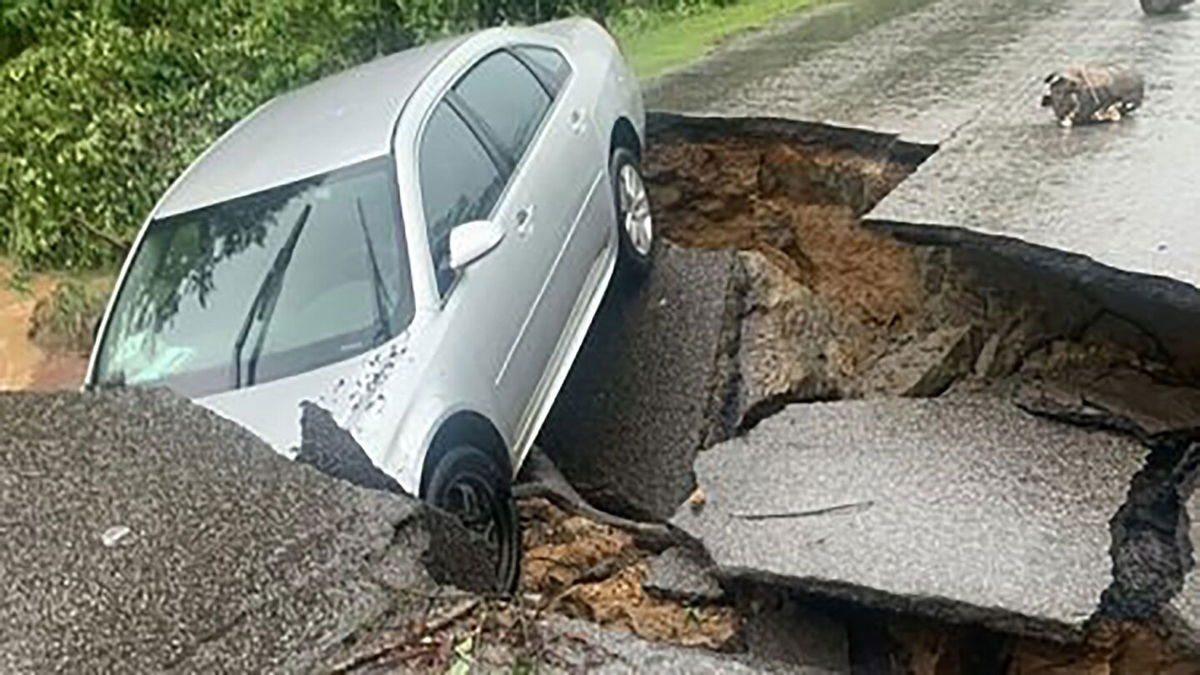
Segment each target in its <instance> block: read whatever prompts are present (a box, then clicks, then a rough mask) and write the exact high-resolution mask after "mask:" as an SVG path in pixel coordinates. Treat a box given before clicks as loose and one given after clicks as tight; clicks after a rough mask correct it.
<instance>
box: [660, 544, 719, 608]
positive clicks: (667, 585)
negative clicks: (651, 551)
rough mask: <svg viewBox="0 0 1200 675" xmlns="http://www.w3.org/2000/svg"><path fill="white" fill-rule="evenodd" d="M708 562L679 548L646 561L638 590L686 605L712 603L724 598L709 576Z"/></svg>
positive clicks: (709, 565) (689, 551)
mask: <svg viewBox="0 0 1200 675" xmlns="http://www.w3.org/2000/svg"><path fill="white" fill-rule="evenodd" d="M711 565H712V563H711V561H706V560H703V559H702V557H701V555H700V554H699V553H697V552H695V551H691V550H689V549H687V548H684V547H682V546H676V547H674V548H669V549H667V550H666V551H663V552H662V553H661V554H660V555H658V556H656V557H655V558H654V559H653V560H651V561H650V566H649V569H648V570H647V572H646V579H645V581H643V582H642V586H643V587H644V588H645V589H646V590H647V591H650V592H651V593H653V594H655V595H659V596H661V597H664V598H671V599H675V600H681V601H683V602H686V603H697V602H716V601H718V600H720V599H721V597H722V595H724V591H723V590H721V585H720V584H719V583H717V580H716V578H715V577H714V576H713V575H712V572H711V569H710V568H711Z"/></svg>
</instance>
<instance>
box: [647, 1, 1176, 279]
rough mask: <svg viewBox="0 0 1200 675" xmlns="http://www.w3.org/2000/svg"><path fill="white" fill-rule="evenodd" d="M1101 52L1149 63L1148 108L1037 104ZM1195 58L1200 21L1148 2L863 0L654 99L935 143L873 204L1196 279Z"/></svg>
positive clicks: (901, 218)
mask: <svg viewBox="0 0 1200 675" xmlns="http://www.w3.org/2000/svg"><path fill="white" fill-rule="evenodd" d="M1088 61H1109V62H1117V63H1123V64H1127V65H1130V66H1133V67H1135V68H1137V69H1138V70H1139V71H1141V72H1142V73H1143V74H1144V76H1145V78H1146V82H1147V95H1146V102H1145V105H1144V107H1143V108H1142V110H1140V111H1138V112H1136V113H1135V114H1134V116H1133V117H1132V118H1130V119H1127V120H1125V121H1124V122H1122V123H1120V124H1110V125H1099V126H1093V127H1088V128H1081V127H1077V128H1074V129H1061V128H1059V127H1058V126H1057V125H1056V124H1055V123H1054V121H1053V119H1052V116H1051V115H1050V114H1049V112H1048V111H1047V110H1046V109H1043V108H1041V107H1040V106H1039V103H1040V96H1041V93H1042V87H1043V84H1042V80H1043V78H1044V77H1045V76H1046V75H1048V74H1049V73H1050V72H1052V71H1054V70H1056V69H1059V68H1063V67H1066V66H1069V65H1072V64H1076V63H1081V62H1088ZM1198 67H1200V20H1198V19H1197V18H1196V17H1194V16H1192V15H1189V14H1188V13H1186V12H1185V13H1183V14H1179V15H1174V16H1168V17H1154V18H1150V17H1146V16H1144V15H1143V14H1142V12H1141V10H1140V8H1139V7H1138V4H1137V2H1134V1H1133V0H1117V1H1113V0H1066V1H1063V0H939V1H937V2H930V1H907V2H904V1H901V2H887V1H886V0H878V1H876V0H865V1H862V2H853V3H841V4H835V5H831V6H828V7H825V8H822V9H819V10H817V11H815V12H814V13H812V14H811V15H809V16H802V17H799V18H795V19H792V20H791V21H789V22H785V23H784V24H782V25H780V26H779V27H777V28H775V29H773V30H771V31H768V32H767V33H765V34H762V35H757V36H752V37H747V38H744V39H742V40H739V41H737V42H735V43H734V45H732V46H731V48H730V49H729V50H727V51H724V52H722V53H720V54H719V55H718V56H716V57H713V58H710V59H708V60H707V61H705V62H702V63H701V64H698V65H697V66H696V67H694V68H690V69H688V70H687V71H684V72H681V73H678V74H676V75H673V76H671V77H670V78H668V79H667V80H665V81H663V82H662V83H659V84H658V85H657V86H655V87H653V88H652V90H651V94H650V96H649V100H650V102H651V104H652V105H653V106H654V107H660V108H665V109H668V110H675V111H680V112H692V113H703V114H708V115H711V114H718V115H768V116H783V117H793V118H798V119H803V120H809V121H822V122H829V123H832V124H838V125H848V126H856V127H865V128H869V129H873V130H877V131H880V132H885V133H898V134H899V135H900V138H901V139H902V140H907V141H914V142H920V143H931V144H938V145H939V146H940V149H939V151H938V152H937V153H936V154H935V155H934V156H933V157H932V158H931V159H930V160H929V161H928V162H926V164H925V165H924V166H923V167H922V168H921V169H920V170H919V171H918V172H917V173H916V174H915V175H913V176H912V177H910V178H909V179H908V180H907V181H905V183H903V184H902V185H901V186H900V187H899V188H898V189H897V190H895V191H894V192H892V193H891V195H889V197H888V198H886V199H885V200H884V201H883V202H882V203H880V204H879V205H878V206H877V207H876V209H875V210H874V211H873V212H872V213H870V214H869V215H868V219H871V220H877V221H879V222H881V223H883V224H887V223H893V222H894V223H901V224H917V225H920V226H934V227H942V228H966V229H968V230H969V231H971V232H976V233H979V234H982V235H990V236H1002V237H1011V238H1015V239H1017V240H1020V241H1023V242H1027V243H1030V244H1033V245H1036V246H1042V247H1049V248H1053V249H1059V250H1062V251H1067V252H1070V253H1075V254H1080V255H1083V256H1087V257H1088V258H1090V259H1092V260H1095V261H1097V262H1099V263H1101V264H1102V265H1105V266H1109V267H1111V268H1114V269H1118V270H1123V271H1126V272H1133V273H1138V274H1146V275H1155V276H1161V277H1166V278H1170V279H1174V280H1178V281H1181V282H1184V283H1185V284H1187V285H1188V286H1189V288H1188V289H1185V290H1186V291H1187V292H1189V293H1194V291H1195V288H1194V287H1195V286H1196V285H1197V284H1200V237H1196V236H1194V235H1193V233H1192V227H1191V223H1192V220H1193V219H1194V218H1195V214H1197V213H1200V192H1197V191H1196V190H1195V189H1194V185H1193V183H1194V181H1195V177H1196V176H1198V175H1200V124H1198V123H1197V122H1198V121H1200V113H1197V111H1196V110H1197V109H1196V101H1198V100H1200V80H1198V79H1197V78H1196V77H1195V73H1196V72H1197V68H1198ZM952 235H953V233H944V232H943V233H938V232H926V233H922V235H921V236H925V237H928V238H930V239H932V240H935V241H936V240H938V238H942V239H944V238H946V237H951V236H952Z"/></svg>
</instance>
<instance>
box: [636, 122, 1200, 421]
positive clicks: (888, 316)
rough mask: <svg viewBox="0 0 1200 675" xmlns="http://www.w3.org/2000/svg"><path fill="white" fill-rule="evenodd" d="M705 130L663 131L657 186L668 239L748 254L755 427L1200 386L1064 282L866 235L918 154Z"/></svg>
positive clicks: (749, 415)
mask: <svg viewBox="0 0 1200 675" xmlns="http://www.w3.org/2000/svg"><path fill="white" fill-rule="evenodd" d="M693 124H694V125H695V126H694V127H689V126H688V123H679V124H677V125H676V127H674V128H670V129H667V130H665V131H663V132H661V133H660V135H659V137H658V138H657V139H656V141H657V142H656V144H655V145H654V146H652V148H651V151H650V152H649V153H648V155H647V158H646V162H645V164H646V167H645V168H646V176H647V182H648V184H649V186H650V192H651V199H652V202H653V205H654V207H655V213H656V216H657V218H658V222H659V226H660V229H661V231H662V233H663V235H664V236H665V237H667V238H668V239H670V240H672V241H674V242H676V243H678V244H681V245H685V246H693V247H701V248H710V249H720V248H732V249H736V250H739V251H741V252H742V253H741V262H742V267H743V270H744V272H745V288H744V289H743V290H742V300H741V301H742V316H741V322H740V326H739V332H740V340H741V345H740V347H739V348H738V349H737V356H736V360H737V361H738V363H737V368H736V374H735V377H736V378H737V379H738V380H739V387H740V391H739V393H738V395H739V396H740V398H741V401H740V405H739V408H740V411H741V413H742V426H743V427H744V426H748V425H750V424H753V423H754V422H755V421H756V420H757V419H761V417H762V416H764V415H766V414H769V413H770V412H772V411H773V410H776V409H778V407H779V406H780V405H783V404H786V403H787V402H801V401H814V400H825V399H832V398H845V397H860V396H937V395H940V394H942V393H944V392H946V391H947V390H950V389H952V388H956V387H957V388H969V389H975V390H977V389H981V388H993V389H997V390H1000V391H1004V392H1007V391H1010V390H1014V389H1015V388H1017V387H1018V385H1019V384H1021V383H1027V382H1030V381H1037V382H1041V381H1056V380H1059V379H1062V378H1066V377H1071V378H1074V379H1076V380H1078V379H1079V378H1080V377H1083V378H1084V379H1086V380H1088V381H1092V380H1095V379H1096V378H1098V377H1100V376H1101V375H1103V374H1107V373H1112V372H1114V371H1117V370H1124V371H1126V372H1129V373H1135V374H1140V375H1141V376H1143V378H1144V379H1145V380H1147V381H1148V382H1149V384H1148V385H1147V387H1148V388H1150V389H1153V388H1155V387H1161V386H1175V387H1176V389H1175V390H1173V391H1172V392H1171V393H1172V396H1171V398H1175V396H1174V395H1175V394H1178V387H1179V386H1186V387H1190V388H1192V389H1196V387H1195V386H1194V385H1195V383H1193V382H1189V381H1186V378H1183V377H1181V376H1180V375H1178V373H1180V372H1184V371H1185V370H1186V369H1183V368H1180V367H1179V366H1180V364H1173V363H1171V362H1170V359H1169V357H1168V356H1167V355H1166V354H1165V353H1164V351H1163V350H1162V349H1161V346H1160V345H1159V344H1158V343H1157V342H1156V340H1155V338H1154V337H1153V336H1152V335H1150V334H1148V333H1147V332H1146V331H1144V330H1142V329H1141V328H1140V327H1139V326H1137V325H1135V324H1133V323H1132V322H1130V321H1128V320H1126V319H1124V318H1122V317H1120V316H1117V315H1115V314H1113V313H1111V312H1109V311H1106V310H1105V309H1104V308H1103V307H1102V306H1101V305H1099V304H1098V303H1097V302H1096V301H1094V300H1093V299H1092V298H1091V297H1090V296H1089V295H1088V294H1087V293H1086V291H1085V290H1084V289H1082V288H1079V287H1076V286H1075V285H1074V284H1073V283H1072V282H1070V281H1068V280H1065V279H1062V278H1057V277H1053V276H1051V275H1050V274H1049V273H1045V272H1039V271H1037V270H1034V269H1031V268H1029V267H1027V266H1023V265H1021V264H1019V263H1016V262H1012V261H1009V260H1006V259H1003V258H1000V257H998V256H996V255H994V254H991V253H990V252H988V251H979V250H971V249H967V248H958V249H947V248H933V247H919V246H913V245H909V244H905V243H901V242H898V241H896V240H894V239H892V238H890V237H887V236H885V235H880V234H877V233H876V232H874V231H871V230H868V229H867V228H865V227H863V226H862V225H861V223H860V220H859V217H860V216H861V215H862V214H863V213H864V212H865V211H867V210H869V209H870V207H871V206H872V205H873V204H874V203H876V202H877V201H878V200H879V199H880V198H882V197H883V196H884V195H886V194H887V192H888V191H889V190H891V189H892V188H894V187H895V186H896V185H897V184H898V183H899V182H900V181H902V180H903V179H904V178H905V177H906V176H907V175H909V173H911V172H912V171H913V170H915V168H916V166H917V164H916V161H915V160H913V158H912V153H907V154H901V153H895V152H893V151H891V150H890V148H892V147H893V146H892V145H885V146H881V147H878V148H874V149H869V150H866V151H864V150H855V149H851V148H850V147H848V146H847V145H846V144H842V145H838V144H831V143H827V142H826V143H818V142H812V141H809V140H806V139H804V138H802V137H795V138H789V137H788V136H787V135H786V134H771V133H759V132H755V131H753V130H752V129H749V130H745V131H743V132H742V133H738V132H737V130H736V129H734V128H733V127H732V126H731V127H730V129H729V133H726V134H725V135H724V136H723V137H721V138H714V137H713V134H712V132H711V129H708V126H711V124H710V123H707V122H706V123H693ZM1081 374H1082V375H1081ZM1110 389H1111V388H1110ZM1196 390H1197V391H1200V389H1196ZM1110 393H1111V392H1110ZM1142 393H1145V392H1144V391H1143V392H1142ZM1118 396H1119V392H1118ZM1111 399H1112V397H1111V396H1110V403H1112V401H1111ZM1116 403H1117V405H1115V406H1114V407H1116V408H1120V407H1121V406H1120V405H1119V402H1116ZM1193 412H1195V413H1197V414H1196V415H1192V416H1191V419H1200V402H1198V403H1197V405H1196V406H1195V410H1191V409H1188V410H1185V411H1183V412H1182V413H1179V414H1176V415H1175V418H1176V419H1177V420H1187V419H1189V414H1191V413H1193ZM1114 414H1119V411H1118V412H1117V413H1114Z"/></svg>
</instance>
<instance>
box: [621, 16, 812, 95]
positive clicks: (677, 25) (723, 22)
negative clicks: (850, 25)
mask: <svg viewBox="0 0 1200 675" xmlns="http://www.w3.org/2000/svg"><path fill="white" fill-rule="evenodd" d="M817 1H819V0H741V1H740V2H735V3H732V4H725V5H722V6H701V5H691V6H687V7H682V8H677V9H676V10H674V11H667V12H663V11H657V12H656V11H652V10H646V9H643V8H638V9H633V10H630V11H627V12H624V13H622V14H620V15H618V16H616V17H615V18H614V20H613V21H612V24H611V28H612V31H613V33H614V34H616V36H617V39H618V41H620V43H621V48H622V49H623V50H624V52H625V54H626V55H627V56H628V58H629V60H630V61H631V63H632V65H633V69H634V71H635V72H636V73H637V74H638V76H639V77H654V76H656V75H661V74H662V73H663V72H665V71H667V70H670V69H671V68H674V67H676V66H679V65H681V64H684V63H687V62H689V61H693V60H695V59H697V58H699V57H700V56H703V55H704V54H705V53H706V52H708V51H709V50H710V49H712V48H713V47H714V46H716V45H718V44H719V43H720V42H721V41H722V40H723V39H725V38H727V37H729V36H730V35H733V34H735V33H740V32H742V31H746V30H750V29H753V28H758V27H761V26H763V25H765V24H766V23H767V22H768V21H770V20H771V19H774V18H776V17H778V16H780V15H782V14H786V13H787V12H792V11H796V10H799V9H801V8H803V7H807V6H809V5H812V4H814V3H815V2H817Z"/></svg>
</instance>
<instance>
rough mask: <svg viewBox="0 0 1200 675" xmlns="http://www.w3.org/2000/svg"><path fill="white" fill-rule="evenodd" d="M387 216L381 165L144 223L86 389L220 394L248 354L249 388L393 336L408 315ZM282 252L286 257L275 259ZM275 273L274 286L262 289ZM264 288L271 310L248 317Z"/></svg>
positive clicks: (400, 254)
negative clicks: (92, 385)
mask: <svg viewBox="0 0 1200 675" xmlns="http://www.w3.org/2000/svg"><path fill="white" fill-rule="evenodd" d="M397 203H398V201H397V197H396V179H395V173H394V169H393V168H392V165H391V164H390V162H389V161H388V160H386V159H380V160H372V161H370V162H366V163H364V164H361V165H359V166H357V167H351V168H348V169H343V170H339V171H336V172H332V173H329V174H325V175H322V176H317V177H314V178H310V179H307V180H303V181H299V182H297V183H293V184H290V185H285V186H281V187H278V188H272V189H270V190H265V191H263V192H259V193H256V194H253V195H249V196H247V197H241V198H238V199H234V200H230V201H227V202H222V203H219V204H216V205H214V206H210V207H206V208H203V209H198V210H196V211H190V212H187V213H182V214H179V215H173V216H169V217H167V218H163V219H160V220H155V221H154V222H152V223H151V224H150V226H149V228H148V229H147V232H146V235H145V236H144V237H143V239H142V242H141V244H140V245H139V247H138V250H137V252H136V253H135V254H134V258H133V262H132V263H131V265H130V269H129V273H128V274H127V276H126V278H125V281H124V282H123V284H122V287H121V290H120V292H119V294H118V297H117V304H116V306H115V307H114V310H113V315H112V318H111V319H110V321H109V324H108V328H107V329H106V332H105V335H104V336H103V338H102V342H101V349H100V354H99V360H98V362H97V367H98V370H97V373H98V375H97V378H96V379H97V381H98V382H100V383H102V384H103V383H113V384H115V383H126V384H131V385H133V384H139V385H143V384H144V385H156V386H157V385H164V386H169V387H171V388H173V389H176V390H177V391H179V392H180V393H183V394H184V395H187V396H200V395H205V394H211V393H215V392H218V391H223V390H226V389H230V388H233V386H234V377H233V375H234V371H235V365H234V361H235V357H234V354H235V352H237V351H240V352H241V354H240V356H241V359H240V363H241V364H242V365H241V366H238V367H244V365H245V364H246V362H247V361H248V360H249V359H250V357H251V354H252V353H253V352H257V356H256V358H255V362H256V376H255V377H254V379H253V382H265V381H267V380H271V379H275V378H279V377H285V376H288V375H294V374H297V373H301V372H304V371H307V370H311V369H313V368H318V367H320V366H323V365H327V364H329V363H333V362H336V361H340V360H342V359H345V358H348V357H351V356H354V355H356V354H359V353H362V352H364V351H366V350H367V349H370V348H371V347H372V346H374V345H376V344H378V343H379V342H381V341H382V340H384V339H385V338H387V337H391V336H393V335H396V334H398V333H399V332H401V331H402V330H403V329H404V328H405V327H407V325H408V323H409V322H410V321H411V320H412V317H413V311H414V308H413V294H412V287H411V277H410V272H409V266H408V257H407V252H406V249H405V246H404V241H403V234H402V228H401V225H400V212H399V208H398V206H397ZM302 221H303V222H302ZM293 233H295V235H296V236H295V237H291V236H290V235H292V234H293ZM289 239H294V246H292V247H290V253H291V255H290V257H289V256H285V255H281V254H280V252H281V250H283V249H284V248H285V247H286V244H287V242H288V241H289ZM277 265H280V266H282V269H283V273H282V275H281V276H277V281H278V284H274V283H272V284H267V283H266V280H267V278H268V276H269V275H270V273H271V270H272V269H273V268H274V267H275V266H277ZM267 286H277V287H276V288H274V289H273V292H271V293H269V295H270V296H271V302H270V303H269V305H270V309H269V310H268V311H265V312H264V311H263V308H264V307H266V306H267V305H268V303H266V302H264V303H262V305H260V306H259V307H258V308H253V309H252V306H253V305H254V304H255V298H256V296H258V295H260V290H261V289H263V288H265V287H267ZM251 314H254V315H255V316H256V317H257V318H258V320H256V321H249V322H248V321H247V317H248V316H250V315H251ZM264 319H265V320H264ZM247 325H249V326H250V329H249V330H248V331H247V333H246V335H247V339H246V340H245V342H244V345H243V347H242V349H241V350H237V348H236V344H237V342H238V339H239V335H241V334H242V331H243V329H244V327H245V326H247ZM259 343H261V345H260V344H259ZM243 372H245V370H243ZM250 383H251V381H250V380H249V379H248V378H244V377H243V378H241V384H242V385H243V386H244V385H247V384H250Z"/></svg>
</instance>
